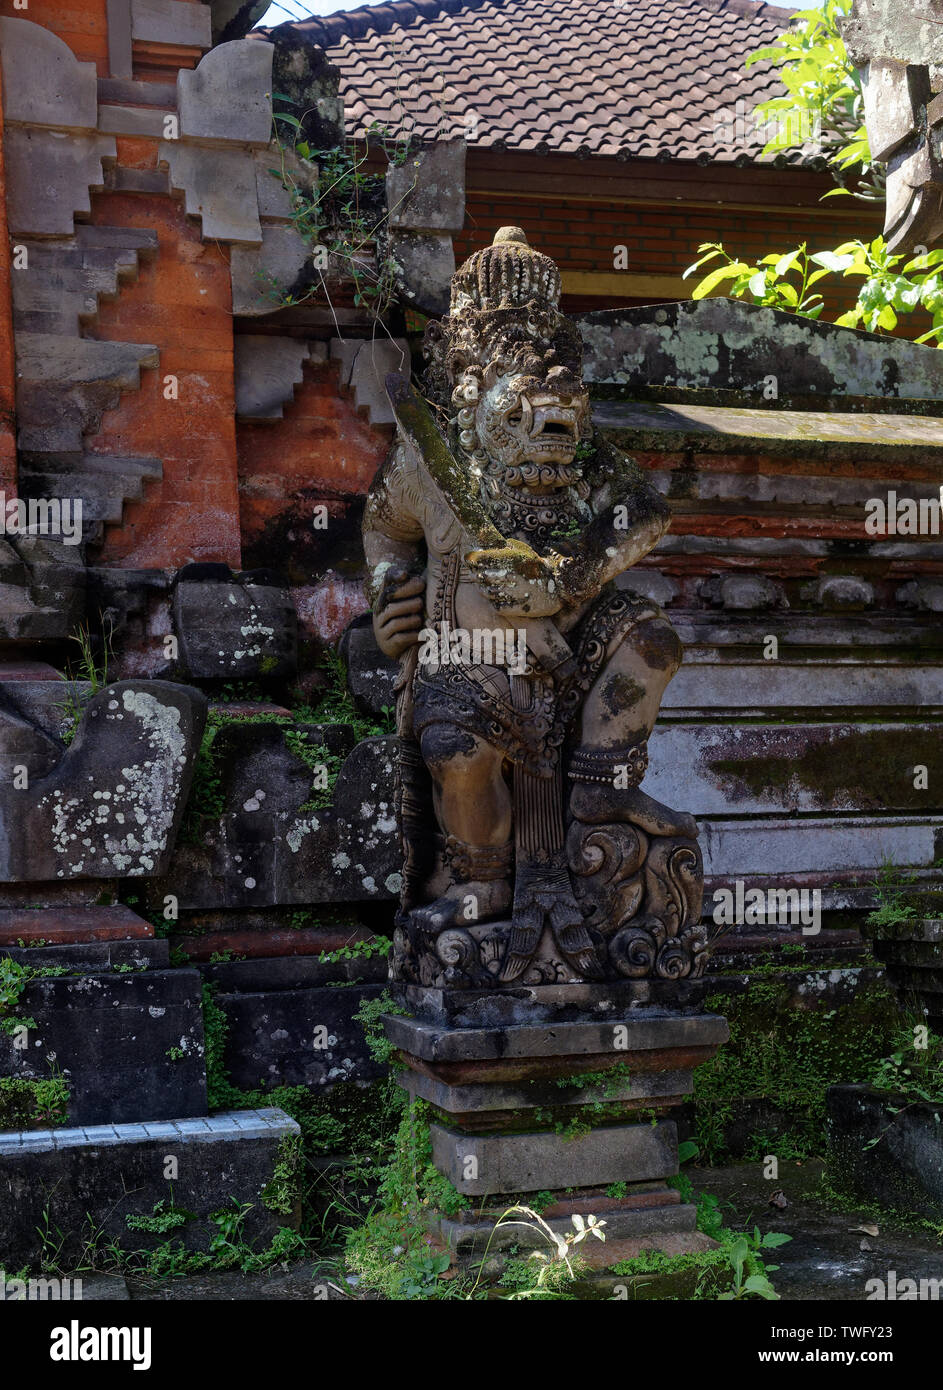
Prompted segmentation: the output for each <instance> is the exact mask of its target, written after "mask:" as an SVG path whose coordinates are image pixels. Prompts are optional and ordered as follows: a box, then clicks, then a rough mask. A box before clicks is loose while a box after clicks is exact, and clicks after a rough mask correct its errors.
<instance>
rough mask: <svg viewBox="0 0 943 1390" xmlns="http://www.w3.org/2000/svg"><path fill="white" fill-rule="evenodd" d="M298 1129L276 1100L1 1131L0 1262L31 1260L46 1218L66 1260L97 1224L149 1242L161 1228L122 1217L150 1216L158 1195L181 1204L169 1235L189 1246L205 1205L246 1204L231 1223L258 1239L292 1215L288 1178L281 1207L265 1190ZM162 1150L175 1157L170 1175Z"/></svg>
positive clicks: (197, 1240)
mask: <svg viewBox="0 0 943 1390" xmlns="http://www.w3.org/2000/svg"><path fill="white" fill-rule="evenodd" d="M142 1113H143V1114H146V1113H147V1111H146V1110H144V1111H142ZM299 1133H300V1131H299V1127H298V1125H297V1124H296V1122H295V1121H294V1120H292V1119H290V1118H289V1116H288V1115H286V1114H285V1112H284V1111H283V1110H277V1109H266V1110H237V1111H230V1112H227V1113H224V1114H220V1115H212V1116H202V1117H194V1118H180V1117H178V1116H172V1117H168V1118H167V1119H165V1120H163V1119H162V1120H159V1121H157V1120H153V1119H148V1120H146V1121H142V1122H139V1123H130V1124H125V1123H103V1124H101V1125H95V1126H83V1127H81V1128H69V1129H45V1130H35V1131H17V1132H12V1133H6V1134H0V1263H3V1264H5V1265H6V1268H7V1269H10V1270H15V1269H20V1268H21V1267H23V1266H24V1265H29V1266H34V1265H36V1264H37V1263H38V1260H39V1257H40V1256H41V1255H42V1253H43V1250H42V1246H41V1240H40V1236H39V1234H38V1233H39V1232H40V1231H41V1230H42V1229H44V1223H45V1221H46V1220H48V1223H49V1224H50V1225H51V1227H52V1228H53V1229H54V1230H56V1232H57V1233H59V1232H62V1233H63V1245H62V1248H61V1249H59V1250H57V1256H58V1258H59V1259H60V1260H62V1261H63V1262H64V1263H65V1265H66V1267H69V1265H70V1263H73V1262H74V1261H75V1260H76V1259H77V1258H78V1257H79V1256H80V1255H82V1254H83V1253H84V1252H85V1247H86V1243H87V1241H88V1240H89V1239H90V1238H91V1237H94V1236H95V1233H96V1232H98V1233H100V1235H99V1238H100V1239H101V1240H102V1241H104V1242H110V1241H112V1240H114V1241H117V1242H118V1243H119V1244H120V1245H122V1246H123V1247H124V1248H125V1249H131V1250H139V1249H142V1248H149V1247H151V1246H153V1245H156V1244H158V1243H159V1242H161V1241H163V1240H166V1239H167V1238H168V1237H167V1235H166V1234H160V1233H156V1232H155V1233H151V1232H148V1231H145V1230H140V1229H135V1228H133V1227H129V1226H128V1222H127V1218H128V1217H132V1218H133V1217H140V1216H151V1215H152V1214H153V1212H154V1209H155V1207H156V1205H157V1203H158V1202H163V1203H164V1204H165V1205H164V1208H162V1209H163V1210H166V1209H168V1208H170V1207H172V1208H173V1209H174V1210H176V1211H180V1212H182V1213H186V1216H187V1219H186V1221H185V1223H184V1224H183V1225H181V1226H179V1227H178V1228H177V1229H175V1230H174V1231H172V1232H171V1235H172V1236H173V1237H174V1238H177V1239H180V1240H182V1241H183V1243H184V1245H185V1246H186V1248H187V1249H189V1250H201V1249H202V1250H206V1249H208V1247H209V1242H210V1240H211V1239H212V1238H213V1237H214V1236H218V1235H219V1229H218V1227H217V1226H216V1225H215V1223H213V1222H212V1220H211V1219H210V1218H211V1216H212V1215H213V1213H214V1212H218V1211H220V1210H221V1209H222V1208H224V1207H231V1206H232V1204H233V1202H235V1203H236V1205H237V1206H240V1207H241V1206H243V1205H246V1204H247V1205H248V1207H249V1210H248V1211H247V1212H246V1215H245V1220H244V1223H243V1225H242V1226H241V1228H240V1233H241V1235H242V1236H243V1238H244V1239H245V1240H247V1241H248V1242H250V1243H252V1244H253V1245H254V1246H255V1247H256V1248H257V1249H263V1248H265V1247H266V1246H267V1245H268V1244H269V1243H270V1242H271V1240H272V1239H273V1237H274V1236H275V1234H276V1233H277V1231H278V1229H279V1227H281V1226H286V1225H287V1226H291V1227H295V1228H297V1225H298V1218H299V1208H298V1204H297V1201H296V1202H295V1203H294V1204H292V1202H291V1195H292V1193H291V1188H290V1187H287V1196H288V1208H289V1209H288V1211H287V1213H286V1212H284V1211H273V1210H272V1207H271V1206H270V1205H268V1204H267V1203H266V1201H265V1195H264V1194H265V1191H266V1188H267V1186H268V1184H269V1183H271V1181H272V1179H273V1177H274V1176H275V1169H276V1165H280V1166H281V1168H282V1169H284V1162H285V1145H286V1141H292V1142H296V1141H297V1136H298V1135H299ZM168 1156H173V1157H174V1158H176V1159H177V1170H178V1171H177V1173H176V1176H175V1177H174V1179H173V1182H172V1183H171V1182H168V1180H167V1178H166V1176H165V1173H166V1171H167V1163H166V1160H167V1157H168ZM282 1186H283V1187H285V1186H286V1184H285V1182H284V1179H283V1180H282ZM280 1195H281V1196H282V1199H283V1204H284V1199H285V1196H286V1193H285V1192H282V1193H281V1194H280ZM57 1238H58V1237H57Z"/></svg>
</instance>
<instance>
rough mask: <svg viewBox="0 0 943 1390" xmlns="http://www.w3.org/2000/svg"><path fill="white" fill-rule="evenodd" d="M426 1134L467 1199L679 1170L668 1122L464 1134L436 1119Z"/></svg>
mask: <svg viewBox="0 0 943 1390" xmlns="http://www.w3.org/2000/svg"><path fill="white" fill-rule="evenodd" d="M429 1133H430V1136H431V1139H432V1161H433V1163H434V1164H435V1166H436V1168H437V1169H438V1170H439V1172H440V1173H443V1174H444V1175H445V1176H446V1177H447V1178H448V1179H449V1181H450V1182H451V1183H452V1185H453V1186H454V1187H455V1188H457V1190H458V1191H459V1192H462V1193H464V1194H465V1195H466V1196H469V1197H487V1196H491V1195H494V1194H496V1193H501V1192H541V1191H549V1192H553V1191H556V1190H558V1189H560V1188H566V1187H596V1186H604V1185H606V1184H607V1183H614V1182H650V1181H652V1180H654V1179H656V1178H666V1177H670V1176H671V1175H673V1174H675V1173H677V1171H678V1156H677V1142H678V1136H677V1130H676V1127H675V1125H674V1124H673V1123H672V1122H671V1121H670V1120H662V1121H660V1122H659V1123H658V1124H655V1125H650V1124H649V1125H614V1126H611V1127H609V1128H602V1129H594V1130H593V1131H592V1133H590V1134H587V1135H579V1136H577V1137H576V1138H570V1137H568V1136H566V1135H563V1134H556V1133H533V1134H462V1133H460V1132H459V1131H457V1130H452V1129H446V1128H445V1126H444V1125H439V1124H431V1125H430V1126H429ZM472 1174H474V1176H471V1175H472Z"/></svg>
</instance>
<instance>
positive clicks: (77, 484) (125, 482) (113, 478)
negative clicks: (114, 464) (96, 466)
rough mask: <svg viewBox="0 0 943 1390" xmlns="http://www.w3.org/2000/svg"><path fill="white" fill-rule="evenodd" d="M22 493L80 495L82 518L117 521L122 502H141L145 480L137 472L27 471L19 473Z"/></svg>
mask: <svg viewBox="0 0 943 1390" xmlns="http://www.w3.org/2000/svg"><path fill="white" fill-rule="evenodd" d="M20 488H21V492H22V494H23V496H25V497H61V498H65V497H68V498H70V499H72V500H73V501H74V500H76V499H78V498H81V501H82V522H83V525H84V524H85V523H88V522H91V523H94V522H96V521H120V520H121V517H122V514H123V511H124V504H125V502H140V501H142V500H143V497H144V483H143V480H142V478H141V475H140V474H139V473H114V474H112V473H108V472H105V471H103V470H96V471H95V472H88V473H45V472H43V473H32V472H30V473H27V472H26V471H25V470H24V472H23V473H22V474H21V477H20Z"/></svg>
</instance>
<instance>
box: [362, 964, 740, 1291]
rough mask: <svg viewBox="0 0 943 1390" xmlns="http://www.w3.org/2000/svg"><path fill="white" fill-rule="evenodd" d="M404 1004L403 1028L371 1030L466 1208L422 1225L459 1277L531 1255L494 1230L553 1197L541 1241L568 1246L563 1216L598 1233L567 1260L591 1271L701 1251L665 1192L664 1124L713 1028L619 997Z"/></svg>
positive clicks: (687, 1209) (543, 993)
mask: <svg viewBox="0 0 943 1390" xmlns="http://www.w3.org/2000/svg"><path fill="white" fill-rule="evenodd" d="M404 993H405V992H403V991H401V992H400V997H401V998H402V999H403V1002H404V1003H406V1004H407V1005H409V1004H411V1005H412V1006H413V1009H414V1010H415V1014H418V1015H419V1016H402V1015H392V1014H388V1015H386V1016H385V1018H384V1026H385V1028H386V1033H387V1036H388V1038H389V1039H390V1041H391V1042H393V1043H394V1044H395V1045H396V1046H397V1047H398V1048H399V1050H400V1060H401V1061H402V1062H403V1063H404V1064H405V1068H406V1069H405V1070H404V1071H403V1073H402V1074H401V1075H400V1076H399V1077H398V1080H399V1083H400V1085H401V1086H403V1087H404V1089H405V1090H407V1091H408V1092H409V1094H410V1096H411V1098H412V1099H413V1100H414V1101H415V1100H422V1101H424V1102H425V1104H426V1106H427V1107H428V1119H429V1135H430V1139H431V1142H432V1160H433V1163H434V1164H435V1167H436V1168H437V1169H438V1171H439V1172H440V1173H441V1174H443V1176H445V1177H446V1178H447V1179H448V1180H449V1182H450V1183H451V1184H452V1186H453V1187H454V1188H455V1189H456V1190H457V1191H458V1192H459V1193H461V1194H463V1195H464V1196H466V1197H467V1198H468V1199H469V1200H468V1207H467V1209H465V1210H463V1211H462V1213H461V1216H460V1219H458V1220H453V1219H450V1218H446V1217H445V1216H443V1215H442V1214H441V1213H438V1214H436V1213H433V1214H431V1217H430V1230H431V1233H432V1234H433V1235H434V1236H435V1237H437V1238H438V1239H439V1240H441V1241H442V1242H443V1243H445V1244H446V1245H448V1246H449V1247H450V1248H451V1249H452V1252H453V1256H454V1258H455V1259H456V1261H457V1262H458V1263H459V1264H473V1263H475V1262H476V1261H480V1259H481V1258H482V1257H484V1256H487V1258H488V1259H490V1258H491V1256H493V1255H494V1256H498V1255H500V1252H501V1250H502V1249H505V1248H508V1247H510V1246H512V1245H518V1246H522V1247H524V1248H528V1247H534V1248H540V1247H541V1246H542V1245H546V1244H547V1242H548V1237H547V1233H546V1231H542V1230H541V1228H540V1226H539V1225H538V1223H536V1222H533V1221H532V1220H529V1219H525V1221H524V1224H523V1225H521V1224H517V1222H516V1221H515V1224H513V1225H510V1224H509V1225H505V1224H503V1223H502V1222H501V1219H500V1218H501V1216H502V1213H503V1212H505V1211H506V1210H507V1208H508V1207H511V1206H517V1205H527V1202H528V1194H530V1193H537V1192H549V1193H551V1194H553V1196H554V1199H555V1200H554V1201H553V1203H552V1204H551V1206H549V1207H546V1208H545V1215H544V1219H545V1221H546V1222H547V1224H548V1225H549V1226H550V1228H551V1230H553V1231H555V1232H557V1233H560V1234H563V1233H572V1232H573V1231H574V1229H575V1228H574V1222H573V1219H572V1218H573V1216H574V1215H578V1216H581V1217H583V1218H584V1219H585V1218H586V1217H587V1216H589V1215H590V1214H594V1215H596V1217H597V1219H599V1220H604V1221H605V1222H606V1227H605V1235H606V1240H605V1241H600V1240H598V1239H596V1238H595V1237H587V1238H586V1239H585V1240H584V1241H582V1242H581V1244H580V1245H579V1249H578V1253H579V1256H580V1258H581V1259H583V1260H585V1261H586V1262H587V1264H588V1265H589V1267H590V1268H592V1269H606V1268H608V1267H609V1266H611V1265H613V1264H615V1263H617V1262H618V1261H620V1260H625V1259H631V1258H634V1257H635V1256H636V1255H638V1254H639V1253H640V1252H641V1251H642V1250H661V1251H664V1252H665V1253H666V1254H680V1253H685V1252H693V1251H697V1250H704V1249H708V1248H710V1244H711V1242H709V1241H707V1240H706V1238H705V1237H704V1236H703V1235H702V1234H701V1233H700V1232H699V1231H698V1230H697V1229H696V1211H695V1208H694V1207H693V1206H691V1205H689V1204H685V1203H682V1202H681V1201H680V1198H679V1194H678V1192H677V1191H676V1190H675V1189H673V1188H672V1187H671V1186H670V1185H669V1183H668V1181H667V1180H668V1179H669V1178H671V1177H673V1176H674V1175H675V1174H677V1172H678V1133H677V1126H676V1124H675V1123H674V1120H673V1119H672V1118H671V1116H672V1113H673V1112H674V1111H675V1110H676V1109H677V1107H679V1106H680V1105H681V1104H682V1102H683V1100H684V1097H685V1096H686V1095H689V1094H690V1092H691V1090H692V1089H693V1077H692V1073H693V1069H694V1067H696V1066H697V1065H699V1064H700V1063H701V1062H704V1061H707V1060H709V1059H710V1058H711V1057H712V1056H713V1055H714V1053H715V1052H716V1051H717V1048H718V1047H719V1046H720V1045H721V1043H723V1042H725V1041H726V1039H727V1036H728V1030H727V1025H726V1022H725V1021H724V1019H722V1018H720V1017H718V1016H716V1015H713V1014H704V1013H693V1012H681V1011H680V1010H679V1009H674V1010H671V1009H667V1008H658V1007H651V1005H644V1004H640V1003H639V1002H638V1001H637V999H633V992H632V990H631V987H630V986H629V987H627V986H626V985H624V984H622V983H620V982H615V983H614V984H612V985H609V984H605V985H561V986H546V987H534V988H532V989H530V988H524V989H521V990H509V991H506V992H503V993H502V992H500V991H481V990H478V991H459V990H455V991H445V990H440V991H436V990H433V991H428V992H423V991H420V990H416V989H411V990H410V991H409V992H408V994H405V997H404ZM424 994H425V995H427V996H428V997H423V996H424ZM430 1015H431V1017H430ZM475 1020H477V1021H478V1026H475V1025H474V1021H475ZM512 1020H513V1021H512ZM615 1184H618V1185H619V1186H618V1188H616V1189H615V1192H616V1194H617V1195H614V1193H613V1188H614V1185H615ZM496 1272H498V1273H499V1271H496Z"/></svg>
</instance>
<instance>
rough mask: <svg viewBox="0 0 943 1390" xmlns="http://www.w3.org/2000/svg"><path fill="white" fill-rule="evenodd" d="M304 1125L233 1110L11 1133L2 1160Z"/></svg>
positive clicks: (0, 1145) (2, 1143)
mask: <svg viewBox="0 0 943 1390" xmlns="http://www.w3.org/2000/svg"><path fill="white" fill-rule="evenodd" d="M300 1133H301V1127H300V1126H299V1124H298V1122H297V1121H296V1120H293V1119H291V1117H290V1116H288V1115H286V1114H285V1112H284V1110H278V1109H276V1108H272V1109H269V1110H231V1111H225V1112H223V1113H222V1114H219V1115H207V1116H201V1117H199V1118H197V1119H190V1120H187V1119H182V1120H148V1121H144V1122H143V1123H141V1124H123V1125H78V1126H75V1127H74V1128H71V1129H32V1130H10V1131H8V1132H7V1133H5V1134H0V1158H2V1157H4V1156H10V1155H17V1154H22V1153H26V1152H27V1151H30V1150H31V1151H33V1152H36V1151H41V1150H47V1149H75V1148H84V1147H87V1146H94V1147H98V1148H108V1147H113V1146H116V1145H120V1144H146V1143H149V1142H150V1141H152V1140H156V1139H159V1140H168V1139H170V1140H173V1141H174V1143H177V1144H212V1143H216V1142H218V1141H221V1140H227V1139H254V1138H261V1137H263V1136H274V1137H276V1138H278V1137H281V1136H282V1135H287V1134H300Z"/></svg>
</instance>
